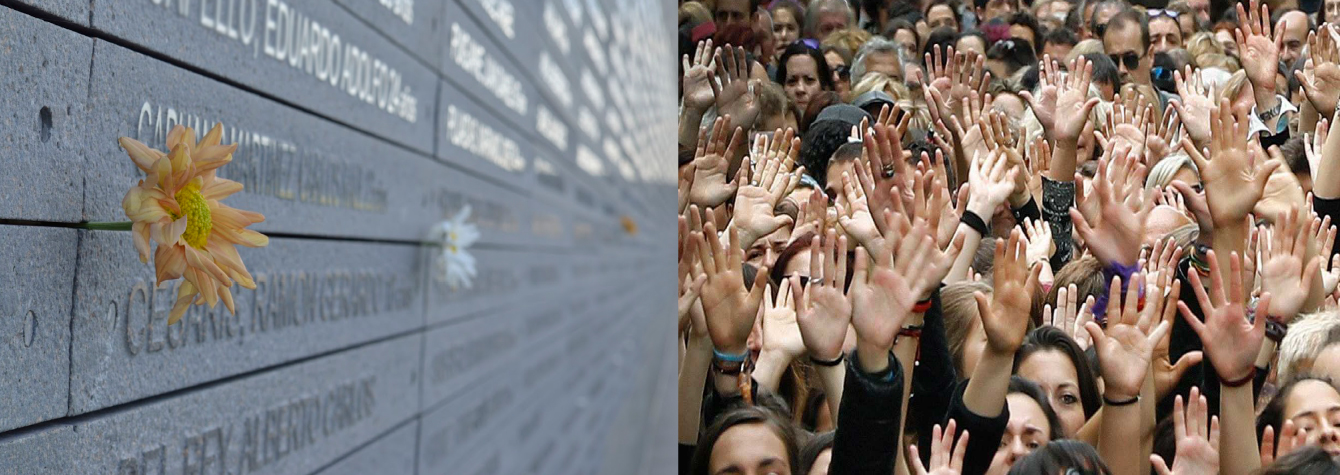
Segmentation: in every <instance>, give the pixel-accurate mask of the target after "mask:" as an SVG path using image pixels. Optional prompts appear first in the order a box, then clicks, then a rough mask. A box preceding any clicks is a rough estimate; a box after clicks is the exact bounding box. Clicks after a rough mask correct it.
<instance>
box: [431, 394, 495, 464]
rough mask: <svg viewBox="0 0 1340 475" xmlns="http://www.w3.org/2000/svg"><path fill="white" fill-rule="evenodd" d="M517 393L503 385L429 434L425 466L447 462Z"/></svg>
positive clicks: (487, 424)
mask: <svg viewBox="0 0 1340 475" xmlns="http://www.w3.org/2000/svg"><path fill="white" fill-rule="evenodd" d="M515 399H516V395H515V394H514V393H513V392H512V390H511V388H502V389H499V390H496V391H494V392H493V393H491V394H489V395H488V397H485V398H484V400H483V401H481V402H479V403H478V404H475V405H473V406H472V407H469V408H466V409H465V411H463V412H462V413H461V415H459V416H457V417H456V419H455V420H452V421H451V422H450V423H448V424H447V426H446V427H443V428H441V429H438V430H437V431H436V432H433V434H432V435H430V436H429V437H428V441H427V442H425V444H424V445H425V446H426V447H428V449H429V450H428V451H427V454H426V456H427V457H428V465H429V466H432V467H436V466H438V465H440V464H441V463H442V462H443V461H446V460H447V459H448V458H449V456H450V455H455V452H456V451H457V450H459V449H460V448H461V446H463V445H466V444H468V443H469V442H471V441H472V440H473V439H474V438H475V436H477V435H479V433H480V432H482V431H484V430H486V429H488V427H489V425H490V424H492V423H493V422H494V419H496V418H497V417H498V416H499V415H500V414H501V413H502V412H503V410H504V409H506V408H507V407H508V406H511V405H512V403H513V401H514V400H515Z"/></svg>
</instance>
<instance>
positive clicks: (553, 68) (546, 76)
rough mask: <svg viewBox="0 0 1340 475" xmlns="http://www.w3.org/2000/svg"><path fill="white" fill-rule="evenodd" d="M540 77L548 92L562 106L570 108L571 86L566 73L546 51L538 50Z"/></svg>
mask: <svg viewBox="0 0 1340 475" xmlns="http://www.w3.org/2000/svg"><path fill="white" fill-rule="evenodd" d="M540 79H542V81H541V82H543V83H545V84H547V85H548V86H549V92H551V93H553V94H554V97H556V98H558V102H559V103H560V104H562V105H563V108H565V109H570V108H572V86H570V85H569V84H568V75H567V74H565V73H564V72H563V69H562V68H559V67H558V63H555V62H554V60H553V58H550V57H549V52H548V51H541V52H540Z"/></svg>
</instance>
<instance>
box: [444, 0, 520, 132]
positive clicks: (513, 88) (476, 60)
mask: <svg viewBox="0 0 1340 475" xmlns="http://www.w3.org/2000/svg"><path fill="white" fill-rule="evenodd" d="M500 1H501V0H500ZM449 48H450V53H451V60H452V61H453V62H455V63H456V66H459V67H460V68H461V69H464V70H465V72H467V73H469V74H470V75H471V76H474V78H475V80H476V81H479V84H480V85H483V86H484V88H485V89H488V90H489V92H492V93H493V95H494V96H496V97H497V98H498V101H500V102H502V104H503V105H504V106H507V108H508V109H512V110H513V111H516V113H518V114H521V115H526V108H527V101H528V100H527V98H526V94H525V91H523V90H522V88H521V81H519V80H517V78H516V76H513V75H512V73H510V72H508V71H507V69H506V68H505V67H503V65H502V63H499V62H498V61H497V60H496V59H494V58H493V56H490V55H489V53H488V51H487V50H485V49H484V45H481V44H479V43H478V42H477V41H475V39H474V37H472V36H470V33H468V32H466V31H465V29H463V28H461V25H460V24H459V23H452V24H451V43H450V45H449Z"/></svg>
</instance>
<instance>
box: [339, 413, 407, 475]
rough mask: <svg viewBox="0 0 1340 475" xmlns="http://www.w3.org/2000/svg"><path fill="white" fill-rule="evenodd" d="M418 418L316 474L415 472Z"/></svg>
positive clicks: (346, 474) (360, 474) (352, 474)
mask: <svg viewBox="0 0 1340 475" xmlns="http://www.w3.org/2000/svg"><path fill="white" fill-rule="evenodd" d="M418 438H419V420H418V419H411V420H410V421H409V422H408V423H405V424H404V425H402V426H400V427H399V428H397V429H395V430H392V431H391V433H390V434H386V435H383V436H381V438H379V439H377V440H374V441H372V443H370V444H368V445H366V446H364V447H363V448H360V449H358V451H357V452H354V453H352V454H349V455H348V456H347V457H345V458H344V459H343V460H340V461H339V462H335V465H331V466H329V467H326V468H325V469H324V470H321V471H320V472H317V475H366V474H369V473H414V450H415V448H416V447H418V445H419V441H418Z"/></svg>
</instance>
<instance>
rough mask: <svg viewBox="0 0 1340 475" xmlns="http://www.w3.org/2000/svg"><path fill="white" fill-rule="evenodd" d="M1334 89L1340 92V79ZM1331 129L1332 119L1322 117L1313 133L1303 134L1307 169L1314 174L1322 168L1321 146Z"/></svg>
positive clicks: (1339, 72) (1338, 72)
mask: <svg viewBox="0 0 1340 475" xmlns="http://www.w3.org/2000/svg"><path fill="white" fill-rule="evenodd" d="M1337 68H1340V67H1337ZM1337 74H1340V71H1337ZM1333 89H1335V92H1336V93H1337V94H1340V80H1337V81H1336V85H1335V87H1334V88H1333ZM1330 131H1331V121H1330V119H1327V118H1325V117H1321V118H1318V119H1317V127H1316V129H1314V130H1313V132H1312V133H1310V134H1303V153H1304V154H1305V155H1306V156H1307V169H1308V171H1309V172H1310V173H1311V174H1313V175H1316V173H1317V171H1318V170H1321V146H1322V144H1325V143H1326V136H1327V135H1329V132H1330Z"/></svg>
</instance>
